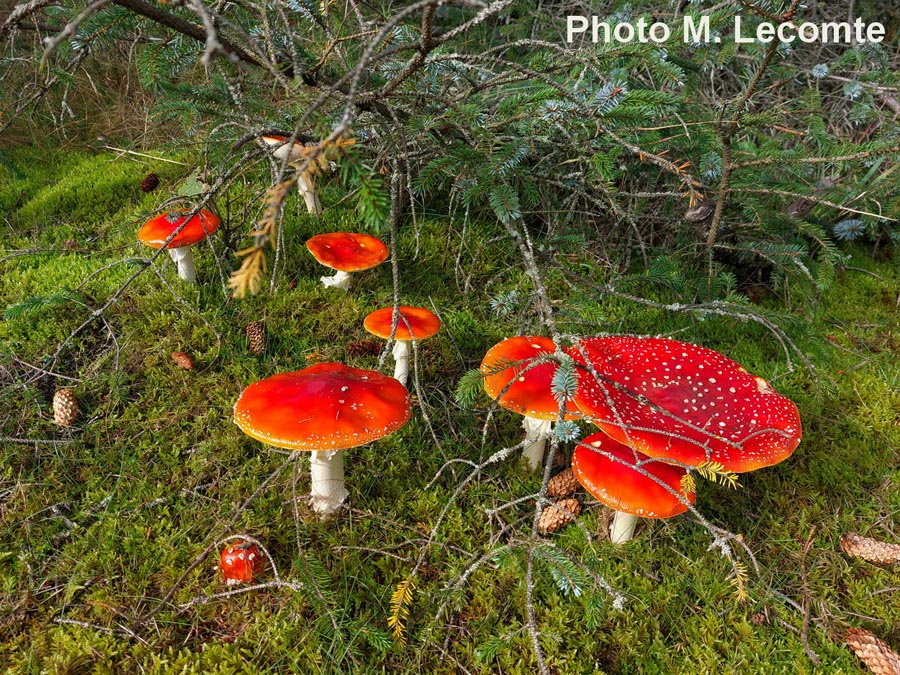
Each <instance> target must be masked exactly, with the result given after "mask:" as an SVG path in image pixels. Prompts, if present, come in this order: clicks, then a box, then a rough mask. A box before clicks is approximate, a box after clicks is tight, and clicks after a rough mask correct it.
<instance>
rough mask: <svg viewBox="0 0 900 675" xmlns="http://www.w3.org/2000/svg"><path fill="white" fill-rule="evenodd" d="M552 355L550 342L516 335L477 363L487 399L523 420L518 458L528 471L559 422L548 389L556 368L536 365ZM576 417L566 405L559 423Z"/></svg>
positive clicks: (534, 466) (539, 459)
mask: <svg viewBox="0 0 900 675" xmlns="http://www.w3.org/2000/svg"><path fill="white" fill-rule="evenodd" d="M555 351H556V344H555V343H554V342H553V340H551V339H550V338H547V337H540V336H533V335H520V336H517V337H511V338H507V339H506V340H503V341H501V342H498V343H497V344H495V345H494V346H493V347H491V348H490V349H489V350H488V351H487V353H486V354H485V355H484V359H483V360H482V362H481V373H482V375H484V390H485V391H486V392H487V394H488V396H490V397H491V398H492V399H496V401H497V403H498V404H499V405H500V406H502V407H504V408H506V409H507V410H512V411H513V412H517V413H519V414H520V415H523V416H524V418H525V419H524V420H523V422H522V425H523V426H524V427H525V439H526V441H527V444H526V446H525V448H524V449H523V451H522V456H523V457H525V458H526V459H527V460H528V464H529V466H531V468H532V469H537V468H538V467H539V466H540V465H541V462H542V461H543V458H544V450H545V449H546V445H547V436H548V435H549V434H550V428H551V422H552V421H553V420H557V419H559V401H558V400H557V398H556V397H555V396H554V395H553V392H552V389H551V384H552V381H553V375H554V373H555V372H556V368H557V365H556V363H553V362H549V361H547V362H544V363H541V362H539V361H538V359H541V358H544V357H546V356H547V355H549V354H553V353H554V352H555ZM580 416H581V415H580V414H579V412H578V409H577V408H575V406H574V404H572V403H571V402H569V401H566V408H565V413H564V417H563V419H566V420H572V419H576V418H578V417H580Z"/></svg>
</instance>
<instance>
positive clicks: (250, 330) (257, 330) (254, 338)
mask: <svg viewBox="0 0 900 675" xmlns="http://www.w3.org/2000/svg"><path fill="white" fill-rule="evenodd" d="M247 343H248V345H249V347H250V353H251V354H257V355H259V354H262V353H263V352H264V351H266V327H265V326H264V325H263V324H261V323H260V322H259V321H251V322H250V323H248V324H247Z"/></svg>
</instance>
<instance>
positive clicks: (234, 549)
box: [219, 541, 263, 586]
mask: <svg viewBox="0 0 900 675" xmlns="http://www.w3.org/2000/svg"><path fill="white" fill-rule="evenodd" d="M262 561H263V559H262V556H261V555H260V553H259V547H257V545H256V544H254V543H252V542H249V541H242V542H239V543H237V544H234V545H228V546H226V547H225V548H223V549H222V554H221V556H220V557H219V569H220V570H222V578H223V579H224V580H225V583H226V584H228V585H229V586H232V585H234V584H243V583H250V582H251V581H253V574H254V573H255V572H256V571H257V570H259V568H260V567H261V566H262Z"/></svg>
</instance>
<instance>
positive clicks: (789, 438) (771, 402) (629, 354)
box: [567, 335, 801, 473]
mask: <svg viewBox="0 0 900 675" xmlns="http://www.w3.org/2000/svg"><path fill="white" fill-rule="evenodd" d="M567 351H568V353H569V354H570V355H571V356H572V357H573V359H574V360H575V362H576V364H580V365H581V366H582V368H580V369H579V377H578V392H577V394H576V395H575V396H574V402H575V405H576V406H577V407H578V409H579V410H580V411H581V412H582V413H583V414H584V416H585V417H586V418H588V419H589V420H590V421H591V422H593V423H594V424H596V425H597V426H599V427H600V428H601V429H602V430H603V431H605V432H606V433H607V434H609V435H610V436H612V437H613V438H615V439H616V440H617V441H619V442H620V443H624V444H625V445H628V446H630V447H632V448H634V449H636V450H639V451H640V452H643V453H644V454H646V455H649V456H650V457H658V458H661V459H671V460H673V461H676V462H679V463H681V464H685V465H688V466H699V465H701V464H703V463H706V462H715V463H719V464H721V465H722V467H723V468H724V470H726V471H730V472H736V473H742V472H745V471H753V470H755V469H759V468H762V467H765V466H770V465H772V464H777V463H778V462H780V461H782V460H783V459H786V458H787V457H789V456H790V455H791V453H793V452H794V450H795V449H796V447H797V445H798V444H799V443H800V435H801V424H800V415H799V413H798V411H797V406H795V405H794V403H793V402H792V401H791V400H790V399H788V398H786V397H784V396H782V395H780V394H778V393H777V392H776V391H775V390H774V389H773V388H772V387H771V385H769V383H768V382H766V381H765V380H764V379H763V378H761V377H756V376H755V375H751V374H750V373H748V372H747V371H746V370H745V369H744V368H742V367H741V366H740V365H739V364H737V363H735V362H734V361H732V360H731V359H729V358H728V357H726V356H723V355H722V354H719V353H718V352H716V351H713V350H712V349H706V348H705V347H698V346H697V345H692V344H688V343H685V342H678V341H676V340H669V339H666V338H647V337H633V336H621V335H619V336H611V337H593V338H585V339H583V340H580V341H579V342H577V343H576V344H574V345H573V346H572V347H570V348H568V350H567ZM586 363H590V365H591V367H592V368H593V369H594V372H596V373H597V375H598V378H595V377H594V375H593V373H591V372H589V369H588V368H587V367H586Z"/></svg>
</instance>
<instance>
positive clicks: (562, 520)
mask: <svg viewBox="0 0 900 675" xmlns="http://www.w3.org/2000/svg"><path fill="white" fill-rule="evenodd" d="M580 513H581V504H580V503H579V501H578V500H577V499H560V500H559V501H558V502H556V504H553V505H551V506H548V507H547V508H545V509H544V510H543V511H541V518H540V520H538V530H540V531H541V532H542V533H544V534H549V533H551V532H556V531H557V530H561V529H562V528H564V527H565V526H566V525H568V524H569V523H572V522H575V516H577V515H578V514H580Z"/></svg>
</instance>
